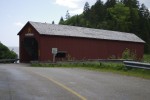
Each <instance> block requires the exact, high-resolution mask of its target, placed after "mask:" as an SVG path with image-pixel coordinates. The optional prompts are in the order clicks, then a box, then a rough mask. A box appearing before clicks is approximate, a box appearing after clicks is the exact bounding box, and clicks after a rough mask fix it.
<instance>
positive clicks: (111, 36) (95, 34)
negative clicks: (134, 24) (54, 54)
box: [29, 21, 145, 43]
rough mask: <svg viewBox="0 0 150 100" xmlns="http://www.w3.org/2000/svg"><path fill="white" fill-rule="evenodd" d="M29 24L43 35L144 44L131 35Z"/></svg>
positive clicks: (36, 23)
mask: <svg viewBox="0 0 150 100" xmlns="http://www.w3.org/2000/svg"><path fill="white" fill-rule="evenodd" d="M29 23H30V24H31V25H32V26H33V27H34V28H35V29H36V30H37V31H38V32H39V34H44V35H56V36H70V37H83V38H93V39H105V40H117V41H129V42H140V43H145V42H144V41H143V40H142V39H140V38H139V37H138V36H136V35H135V34H132V33H125V32H117V31H108V30H102V29H92V28H84V27H76V26H68V25H56V24H48V23H39V22H31V21H29Z"/></svg>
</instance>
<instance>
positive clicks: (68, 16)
mask: <svg viewBox="0 0 150 100" xmlns="http://www.w3.org/2000/svg"><path fill="white" fill-rule="evenodd" d="M69 18H70V13H69V11H68V10H67V12H66V20H67V19H69Z"/></svg>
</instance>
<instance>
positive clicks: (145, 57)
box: [143, 54, 150, 63]
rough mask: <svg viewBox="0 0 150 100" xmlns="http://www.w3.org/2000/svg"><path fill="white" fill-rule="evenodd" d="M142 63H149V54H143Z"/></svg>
mask: <svg viewBox="0 0 150 100" xmlns="http://www.w3.org/2000/svg"><path fill="white" fill-rule="evenodd" d="M143 61H144V62H146V63H150V54H145V55H144V57H143Z"/></svg>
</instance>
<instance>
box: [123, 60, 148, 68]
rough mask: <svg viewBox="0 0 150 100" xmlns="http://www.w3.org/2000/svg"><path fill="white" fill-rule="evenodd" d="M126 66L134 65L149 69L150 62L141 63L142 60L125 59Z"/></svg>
mask: <svg viewBox="0 0 150 100" xmlns="http://www.w3.org/2000/svg"><path fill="white" fill-rule="evenodd" d="M123 63H124V64H125V66H126V67H132V68H142V69H149V70H150V64H149V63H141V62H135V61H123Z"/></svg>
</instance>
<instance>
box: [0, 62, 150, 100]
mask: <svg viewBox="0 0 150 100" xmlns="http://www.w3.org/2000/svg"><path fill="white" fill-rule="evenodd" d="M0 100H150V80H146V79H141V78H135V77H129V76H122V75H117V74H111V73H104V72H94V71H88V70H81V69H76V68H73V69H72V68H40V67H30V66H29V65H28V64H0Z"/></svg>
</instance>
